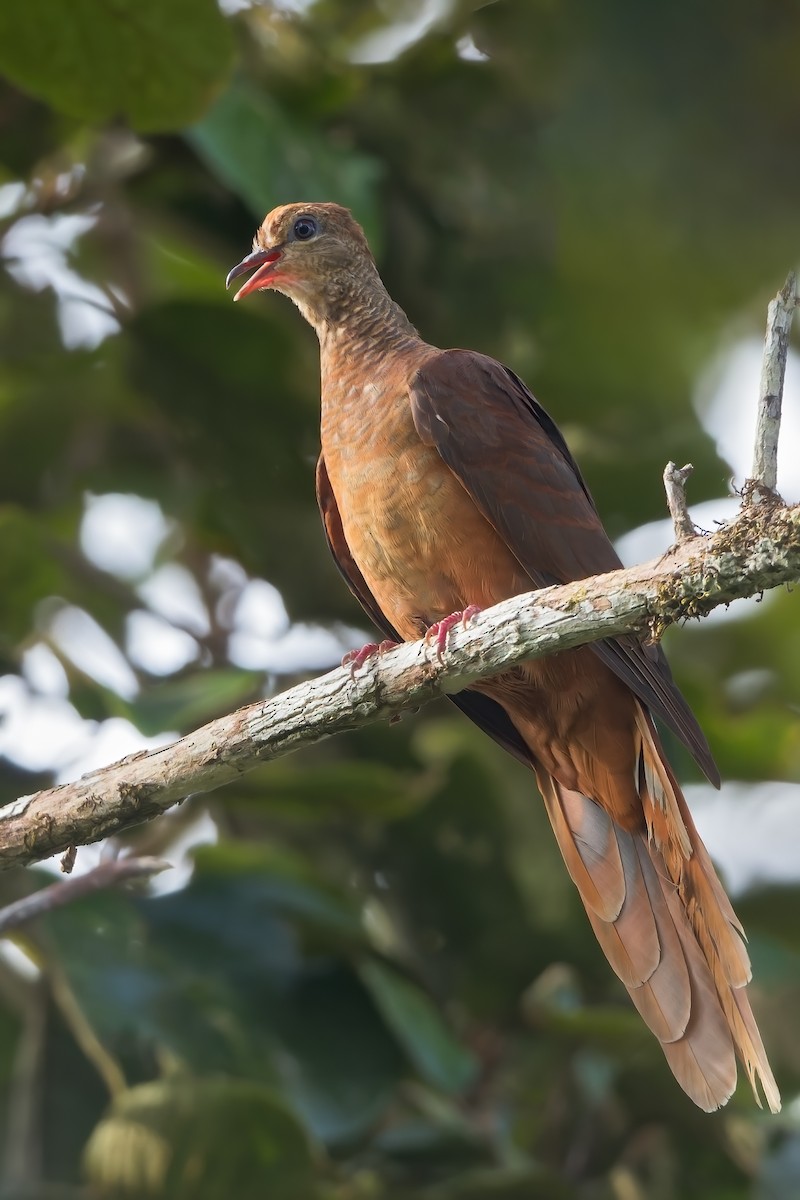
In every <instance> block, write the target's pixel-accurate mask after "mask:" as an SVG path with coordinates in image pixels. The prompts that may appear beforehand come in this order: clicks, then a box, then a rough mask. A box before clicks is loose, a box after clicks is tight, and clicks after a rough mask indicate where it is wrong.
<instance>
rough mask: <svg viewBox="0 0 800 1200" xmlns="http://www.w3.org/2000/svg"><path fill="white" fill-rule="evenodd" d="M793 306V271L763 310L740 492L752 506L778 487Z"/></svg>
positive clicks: (795, 278)
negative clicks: (746, 472) (752, 425)
mask: <svg viewBox="0 0 800 1200" xmlns="http://www.w3.org/2000/svg"><path fill="white" fill-rule="evenodd" d="M796 307H797V277H796V275H795V273H794V271H790V272H789V275H788V276H787V279H786V283H785V284H784V285H783V287H782V288H781V290H780V291H779V292H778V294H777V296H776V297H775V299H774V300H772V301H771V302H770V306H769V308H768V309H767V332H766V336H765V340H764V358H763V360H762V363H761V384H760V388H759V401H758V421H757V424H756V440H755V447H754V450H753V470H752V475H751V477H750V479H748V481H747V483H746V484H745V489H744V494H745V497H746V499H747V500H748V501H750V502H753V503H756V502H758V500H759V499H763V498H764V497H765V496H774V495H775V489H776V488H777V485H778V436H779V434H780V430H781V405H782V402H783V381H784V378H785V376H786V358H787V355H788V352H789V334H790V332H791V328H792V318H793V316H794V310H795V308H796Z"/></svg>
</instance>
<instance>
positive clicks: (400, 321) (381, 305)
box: [301, 271, 420, 373]
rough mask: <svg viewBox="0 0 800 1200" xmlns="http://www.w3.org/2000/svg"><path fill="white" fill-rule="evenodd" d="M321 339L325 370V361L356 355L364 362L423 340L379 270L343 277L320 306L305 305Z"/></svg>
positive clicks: (306, 311)
mask: <svg viewBox="0 0 800 1200" xmlns="http://www.w3.org/2000/svg"><path fill="white" fill-rule="evenodd" d="M301 308H303V309H304V315H305V317H306V319H307V320H308V321H309V322H310V323H311V325H313V327H314V329H315V330H316V332H317V337H318V338H319V344H320V352H321V356H322V368H323V373H324V372H325V368H326V360H328V359H331V360H336V361H337V363H338V364H341V362H342V361H343V360H344V359H349V358H354V359H357V360H359V361H360V362H361V363H364V362H365V361H372V360H378V359H381V358H384V357H385V356H386V355H387V354H391V353H392V351H394V350H399V349H406V348H408V347H409V346H411V345H416V344H418V343H419V342H420V336H419V334H418V333H417V331H416V329H415V328H414V326H413V325H412V324H411V322H410V321H409V319H408V317H407V316H406V314H405V313H404V312H403V310H402V308H401V307H400V305H399V304H395V302H394V300H392V298H391V296H390V295H389V293H388V292H387V291H386V288H385V287H384V286H383V282H382V280H381V278H380V276H379V275H378V273H377V271H376V272H375V273H374V274H371V275H370V276H369V277H368V278H362V277H353V278H346V279H341V280H340V281H339V287H338V288H337V289H336V291H335V292H331V293H330V294H328V295H327V296H326V297H325V300H324V303H323V304H321V305H320V306H319V307H315V308H311V306H303V305H302V304H301Z"/></svg>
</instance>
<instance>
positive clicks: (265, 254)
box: [225, 248, 281, 300]
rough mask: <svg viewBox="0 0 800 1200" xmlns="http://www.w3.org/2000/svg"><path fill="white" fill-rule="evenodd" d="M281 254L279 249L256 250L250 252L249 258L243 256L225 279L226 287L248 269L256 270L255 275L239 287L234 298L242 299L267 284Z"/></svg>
mask: <svg viewBox="0 0 800 1200" xmlns="http://www.w3.org/2000/svg"><path fill="white" fill-rule="evenodd" d="M280 256H281V252H280V250H279V249H274V248H273V249H272V250H254V251H253V253H252V254H248V256H247V258H243V259H242V261H241V262H240V263H237V265H236V266H235V267H234V268H233V270H232V271H229V272H228V278H227V279H226V280H225V287H226V288H228V287H230V286H231V283H232V282H233V280H234V279H238V278H239V276H240V275H246V274H247V272H248V271H252V270H253V269H254V268H256V267H257V268H258V269H257V270H256V273H255V275H251V276H250V278H249V279H248V281H247V283H245V284H243V285H242V287H240V288H239V290H238V292H237V293H236V295H235V296H234V297H233V298H234V300H241V299H242V297H243V296H249V295H250V293H251V292H257V291H258V289H259V288H262V287H266V286H267V280H268V277H269V276H270V275H271V274H272V271H273V267H274V265H275V263H276V262H277V261H278V259H279V258H280Z"/></svg>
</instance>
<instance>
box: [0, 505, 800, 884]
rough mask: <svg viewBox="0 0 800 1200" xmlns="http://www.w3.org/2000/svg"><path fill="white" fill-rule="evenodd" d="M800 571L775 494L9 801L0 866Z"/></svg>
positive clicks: (793, 521)
mask: <svg viewBox="0 0 800 1200" xmlns="http://www.w3.org/2000/svg"><path fill="white" fill-rule="evenodd" d="M796 580H800V506H798V507H794V508H786V507H784V506H782V505H781V504H779V503H775V502H774V503H772V504H769V503H764V504H760V505H758V506H755V507H754V506H750V507H747V508H745V509H744V511H743V512H742V514H741V516H740V517H739V518H738V519H737V520H736V521H735V522H734V523H733V524H731V525H730V526H728V527H726V528H724V529H722V530H720V531H719V532H717V533H714V534H712V535H709V536H707V537H696V538H692V539H690V540H688V541H686V542H684V543H683V544H682V545H680V546H678V547H677V548H675V549H674V550H673V551H672V552H671V553H670V554H669V555H667V556H665V557H664V558H662V559H660V560H658V561H656V562H652V563H649V564H646V565H644V566H638V567H632V568H630V569H629V570H622V571H614V572H611V573H609V574H607V575H599V576H595V577H593V578H591V579H588V580H585V581H583V582H580V583H574V584H569V585H567V586H566V587H553V588H547V589H545V590H543V591H540V592H535V593H531V594H530V595H526V596H516V597H514V598H512V599H510V600H506V601H504V602H503V603H502V604H498V605H496V606H495V607H494V608H491V609H487V610H485V611H484V612H482V613H481V614H480V615H479V616H478V617H477V618H475V619H474V620H473V621H472V622H471V623H470V624H469V625H468V627H467V628H466V629H462V628H461V627H457V628H456V629H454V630H453V632H452V634H451V635H450V640H449V643H448V649H447V652H446V654H445V655H444V659H443V661H439V660H438V658H437V656H436V652H435V650H434V649H433V648H432V647H429V646H426V644H425V643H424V642H422V641H420V642H414V643H408V644H406V645H403V646H400V647H398V649H397V650H393V651H391V652H389V653H387V654H385V655H384V656H383V657H382V658H380V659H379V660H378V661H377V663H375V665H371V664H370V663H368V664H367V665H366V666H365V667H363V668H362V669H361V670H360V671H358V672H356V674H355V677H354V678H352V677H351V674H350V672H349V670H346V669H342V668H337V669H336V670H334V671H330V672H329V673H328V674H327V675H323V676H322V677H321V678H319V679H314V680H311V681H310V682H308V683H303V684H300V685H299V686H298V687H294V688H292V689H291V691H288V692H284V693H283V694H282V695H280V696H275V697H273V698H271V699H268V700H263V701H260V702H259V703H257V704H252V705H250V706H249V707H247V708H243V709H240V710H239V711H238V712H236V713H233V714H232V715H230V716H227V717H221V718H220V719H219V720H216V721H212V722H211V723H210V724H209V725H205V726H203V728H202V729H198V730H196V731H195V732H194V733H190V734H188V735H187V736H186V737H183V738H181V739H180V740H179V741H177V742H175V743H173V744H172V745H170V746H165V747H163V748H161V749H158V750H150V751H143V752H141V753H139V754H134V755H131V756H129V757H128V758H125V759H122V760H121V761H120V762H117V763H114V764H112V765H111V766H109V767H105V768H104V769H102V770H98V771H93V772H91V773H90V774H88V775H85V776H84V777H83V778H82V779H80V780H78V781H77V782H76V783H70V784H65V785H62V786H61V787H56V788H51V789H48V790H47V791H42V792H38V793H36V794H35V795H32V796H24V797H22V798H21V799H19V800H17V801H15V802H14V803H13V804H11V805H9V806H8V807H6V808H4V809H2V810H0V867H11V866H22V865H25V864H27V863H32V862H35V861H37V860H39V859H42V858H45V857H47V856H49V855H52V854H55V853H59V852H61V851H64V850H66V849H68V847H70V846H75V845H83V844H85V843H87V842H93V841H97V840H98V839H99V838H102V837H106V836H108V835H109V834H112V833H115V832H117V831H119V830H121V829H125V828H128V827H129V826H131V825H136V824H138V823H139V822H142V821H146V820H148V819H149V818H151V817H155V816H157V815H158V814H159V813H162V812H164V811H165V810H166V809H168V808H170V807H171V806H172V805H174V804H177V803H179V801H181V800H182V799H184V797H186V796H188V795H190V794H191V793H192V792H203V791H210V790H211V789H213V788H218V787H220V786H221V785H223V784H225V783H229V782H230V781H232V780H235V779H238V778H239V776H241V775H242V774H243V773H244V772H246V771H248V770H251V769H252V768H253V767H256V766H258V765H259V764H261V763H264V762H266V761H267V760H269V759H272V758H278V757H280V756H281V755H284V754H288V753H290V752H291V751H292V750H297V749H300V747H302V746H310V745H312V744H313V743H314V742H318V741H321V740H322V739H323V738H327V737H331V736H333V735H334V734H337V733H342V732H344V731H345V730H348V729H355V728H358V727H360V726H362V725H368V724H370V723H371V722H373V721H379V720H385V719H387V718H389V717H391V716H392V715H393V714H395V713H397V712H400V711H402V710H403V709H409V708H416V707H419V705H421V704H425V703H427V702H428V701H429V700H433V699H434V698H435V697H436V696H439V695H442V694H446V693H452V692H456V691H459V690H461V689H462V688H463V687H465V686H467V685H468V684H470V683H473V682H475V681H476V680H478V679H480V678H483V677H485V676H488V675H493V674H497V673H498V672H499V671H502V670H503V669H505V668H507V667H510V666H511V665H513V664H514V663H516V662H519V661H520V660H521V659H523V658H539V657H542V656H544V655H547V654H554V653H557V652H559V651H562V650H568V649H571V648H572V647H575V646H578V645H581V644H583V643H585V642H590V641H594V640H597V639H599V638H604V637H614V636H616V635H619V634H623V633H638V634H641V635H642V636H647V635H648V634H651V633H652V632H653V631H655V632H656V633H660V632H661V630H663V629H664V628H666V627H667V626H668V625H670V624H672V623H674V622H675V621H680V620H681V619H683V618H685V617H692V616H701V615H703V614H704V613H707V612H709V611H710V610H711V609H712V608H715V607H716V606H717V605H720V604H726V603H728V602H729V601H731V600H735V599H737V598H738V597H742V596H752V595H755V594H757V593H759V592H762V591H765V590H766V589H768V588H773V587H777V586H779V585H780V584H783V583H790V582H793V581H796Z"/></svg>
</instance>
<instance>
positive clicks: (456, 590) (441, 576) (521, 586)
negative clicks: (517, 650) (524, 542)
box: [322, 379, 528, 638]
mask: <svg viewBox="0 0 800 1200" xmlns="http://www.w3.org/2000/svg"><path fill="white" fill-rule="evenodd" d="M332 399H333V398H332V397H331V396H330V395H328V396H325V394H324V393H323V420H322V450H323V454H324V457H325V463H326V467H327V471H328V477H329V479H330V483H331V487H332V489H333V493H334V495H335V497H336V502H337V505H338V508H339V513H340V516H341V519H342V528H343V531H344V535H345V538H346V539H347V543H348V546H349V548H350V552H351V554H352V555H353V558H354V559H355V561H356V563H357V564H358V567H359V569H360V571H361V573H362V575H363V576H364V579H365V581H366V582H367V584H368V586H369V588H370V590H371V592H372V594H373V595H374V596H375V598H376V600H377V601H378V604H379V605H380V607H381V609H382V611H383V612H384V613H385V614H386V616H387V617H388V618H389V620H390V621H391V622H392V624H393V625H394V627H395V628H396V629H398V631H399V632H400V633H401V634H402V635H403V637H405V638H415V637H418V636H419V634H420V631H421V629H422V628H423V627H426V626H427V625H429V624H431V623H432V622H433V621H435V620H438V619H439V618H440V617H442V616H445V615H447V614H448V613H450V612H453V611H455V610H457V609H459V608H463V607H465V606H466V605H468V604H478V605H481V606H483V605H486V604H491V603H495V602H496V601H497V600H499V599H502V598H504V597H505V596H509V595H512V594H513V593H514V592H518V591H523V590H525V588H526V587H527V586H528V581H527V579H526V577H525V576H524V573H523V572H522V571H521V569H520V567H519V564H518V563H517V561H516V559H514V558H513V556H512V555H511V554H510V552H509V551H508V549H507V548H506V546H505V544H504V543H503V542H502V541H501V540H500V538H499V537H498V535H497V533H496V532H495V530H494V529H493V528H492V526H490V525H489V523H488V522H487V521H486V520H485V519H484V517H483V516H482V515H481V513H480V512H479V511H478V509H477V508H476V506H475V504H474V502H473V501H472V499H471V498H470V496H469V494H468V493H467V491H466V489H465V488H464V487H463V486H462V484H461V483H460V482H459V480H458V479H457V478H456V477H455V476H454V475H453V473H452V472H451V471H450V469H449V468H448V467H447V466H446V465H445V463H444V462H443V461H442V459H441V457H440V456H439V454H438V452H437V451H436V450H435V449H434V448H433V447H431V446H428V445H426V444H425V443H424V442H422V441H421V439H420V437H419V434H418V433H417V430H416V427H415V426H414V421H413V416H412V412H411V405H410V402H409V399H408V393H407V390H405V389H403V390H400V389H397V388H395V389H392V388H390V387H386V386H382V385H381V383H380V382H379V381H376V380H374V379H373V380H370V381H369V382H367V383H365V384H362V385H361V386H359V385H358V384H357V383H355V382H351V383H350V384H349V385H348V386H346V387H345V389H344V390H343V391H340V392H339V395H338V397H336V398H335V400H336V403H335V404H331V400H332Z"/></svg>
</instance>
